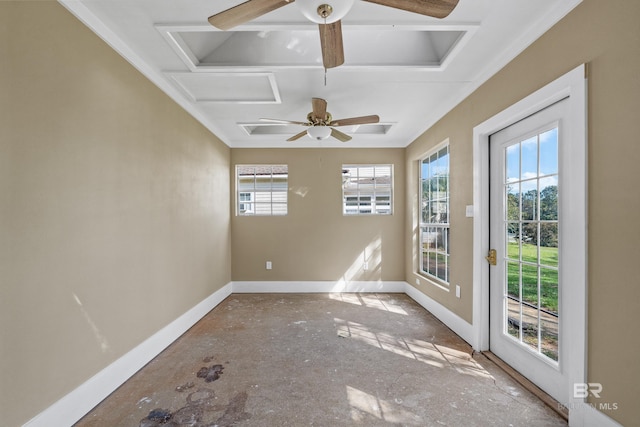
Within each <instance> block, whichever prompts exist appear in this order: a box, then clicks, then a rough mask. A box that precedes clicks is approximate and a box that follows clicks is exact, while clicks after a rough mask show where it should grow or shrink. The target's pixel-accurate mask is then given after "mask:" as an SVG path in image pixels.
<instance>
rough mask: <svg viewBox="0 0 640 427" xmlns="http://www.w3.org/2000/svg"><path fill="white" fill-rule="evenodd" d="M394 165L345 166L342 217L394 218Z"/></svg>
mask: <svg viewBox="0 0 640 427" xmlns="http://www.w3.org/2000/svg"><path fill="white" fill-rule="evenodd" d="M392 212H393V165H342V213H343V214H344V215H391V214H392Z"/></svg>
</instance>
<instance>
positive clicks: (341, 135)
mask: <svg viewBox="0 0 640 427" xmlns="http://www.w3.org/2000/svg"><path fill="white" fill-rule="evenodd" d="M331 136H332V137H334V138H335V139H337V140H339V141H342V142H347V141H351V137H350V136H349V135H347V134H346V133H342V132H340V131H339V130H337V129H331Z"/></svg>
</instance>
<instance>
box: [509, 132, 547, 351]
mask: <svg viewBox="0 0 640 427" xmlns="http://www.w3.org/2000/svg"><path fill="white" fill-rule="evenodd" d="M504 155H505V159H506V171H505V172H506V179H505V181H504V193H503V194H504V196H505V204H504V213H503V218H504V227H505V230H506V239H507V240H506V242H505V246H504V247H506V259H505V269H506V284H505V285H506V286H505V294H504V302H505V308H506V314H505V323H504V331H505V333H506V334H507V335H509V336H511V337H512V338H514V339H516V340H518V341H519V342H520V343H521V344H522V345H523V346H526V347H528V348H529V349H531V350H534V351H535V352H537V353H538V354H539V355H540V356H541V357H545V358H548V359H551V360H553V361H558V339H559V337H558V291H559V282H558V277H559V271H558V267H559V262H558V245H559V242H558V236H559V234H558V129H557V128H554V129H551V130H545V131H544V132H540V133H539V134H537V135H535V136H532V137H527V138H524V139H522V140H520V141H519V142H516V143H515V144H512V145H511V146H509V147H507V148H506V149H505V153H504Z"/></svg>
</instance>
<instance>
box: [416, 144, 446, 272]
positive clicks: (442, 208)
mask: <svg viewBox="0 0 640 427" xmlns="http://www.w3.org/2000/svg"><path fill="white" fill-rule="evenodd" d="M420 255H421V256H420V272H421V273H422V274H426V275H428V276H432V277H435V278H437V279H439V280H440V281H441V282H444V283H445V284H447V285H448V284H449V145H448V144H447V145H445V146H444V147H442V148H439V149H437V150H436V152H434V153H433V154H431V155H429V156H427V157H426V158H424V159H422V161H421V162H420Z"/></svg>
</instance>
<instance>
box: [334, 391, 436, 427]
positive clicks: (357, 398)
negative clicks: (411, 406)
mask: <svg viewBox="0 0 640 427" xmlns="http://www.w3.org/2000/svg"><path fill="white" fill-rule="evenodd" d="M347 399H348V400H349V405H350V406H351V419H352V420H353V421H357V422H363V421H366V420H367V415H369V416H373V417H375V418H378V419H380V420H383V421H386V422H389V423H394V424H401V425H423V424H424V423H423V422H422V419H421V418H420V417H419V416H418V415H416V414H414V413H411V412H409V411H407V410H406V409H404V408H402V407H401V406H400V405H397V404H395V403H392V402H389V401H386V400H383V399H379V398H377V397H376V396H373V395H371V394H369V393H366V392H364V391H362V390H358V389H357V388H354V387H350V386H347Z"/></svg>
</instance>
